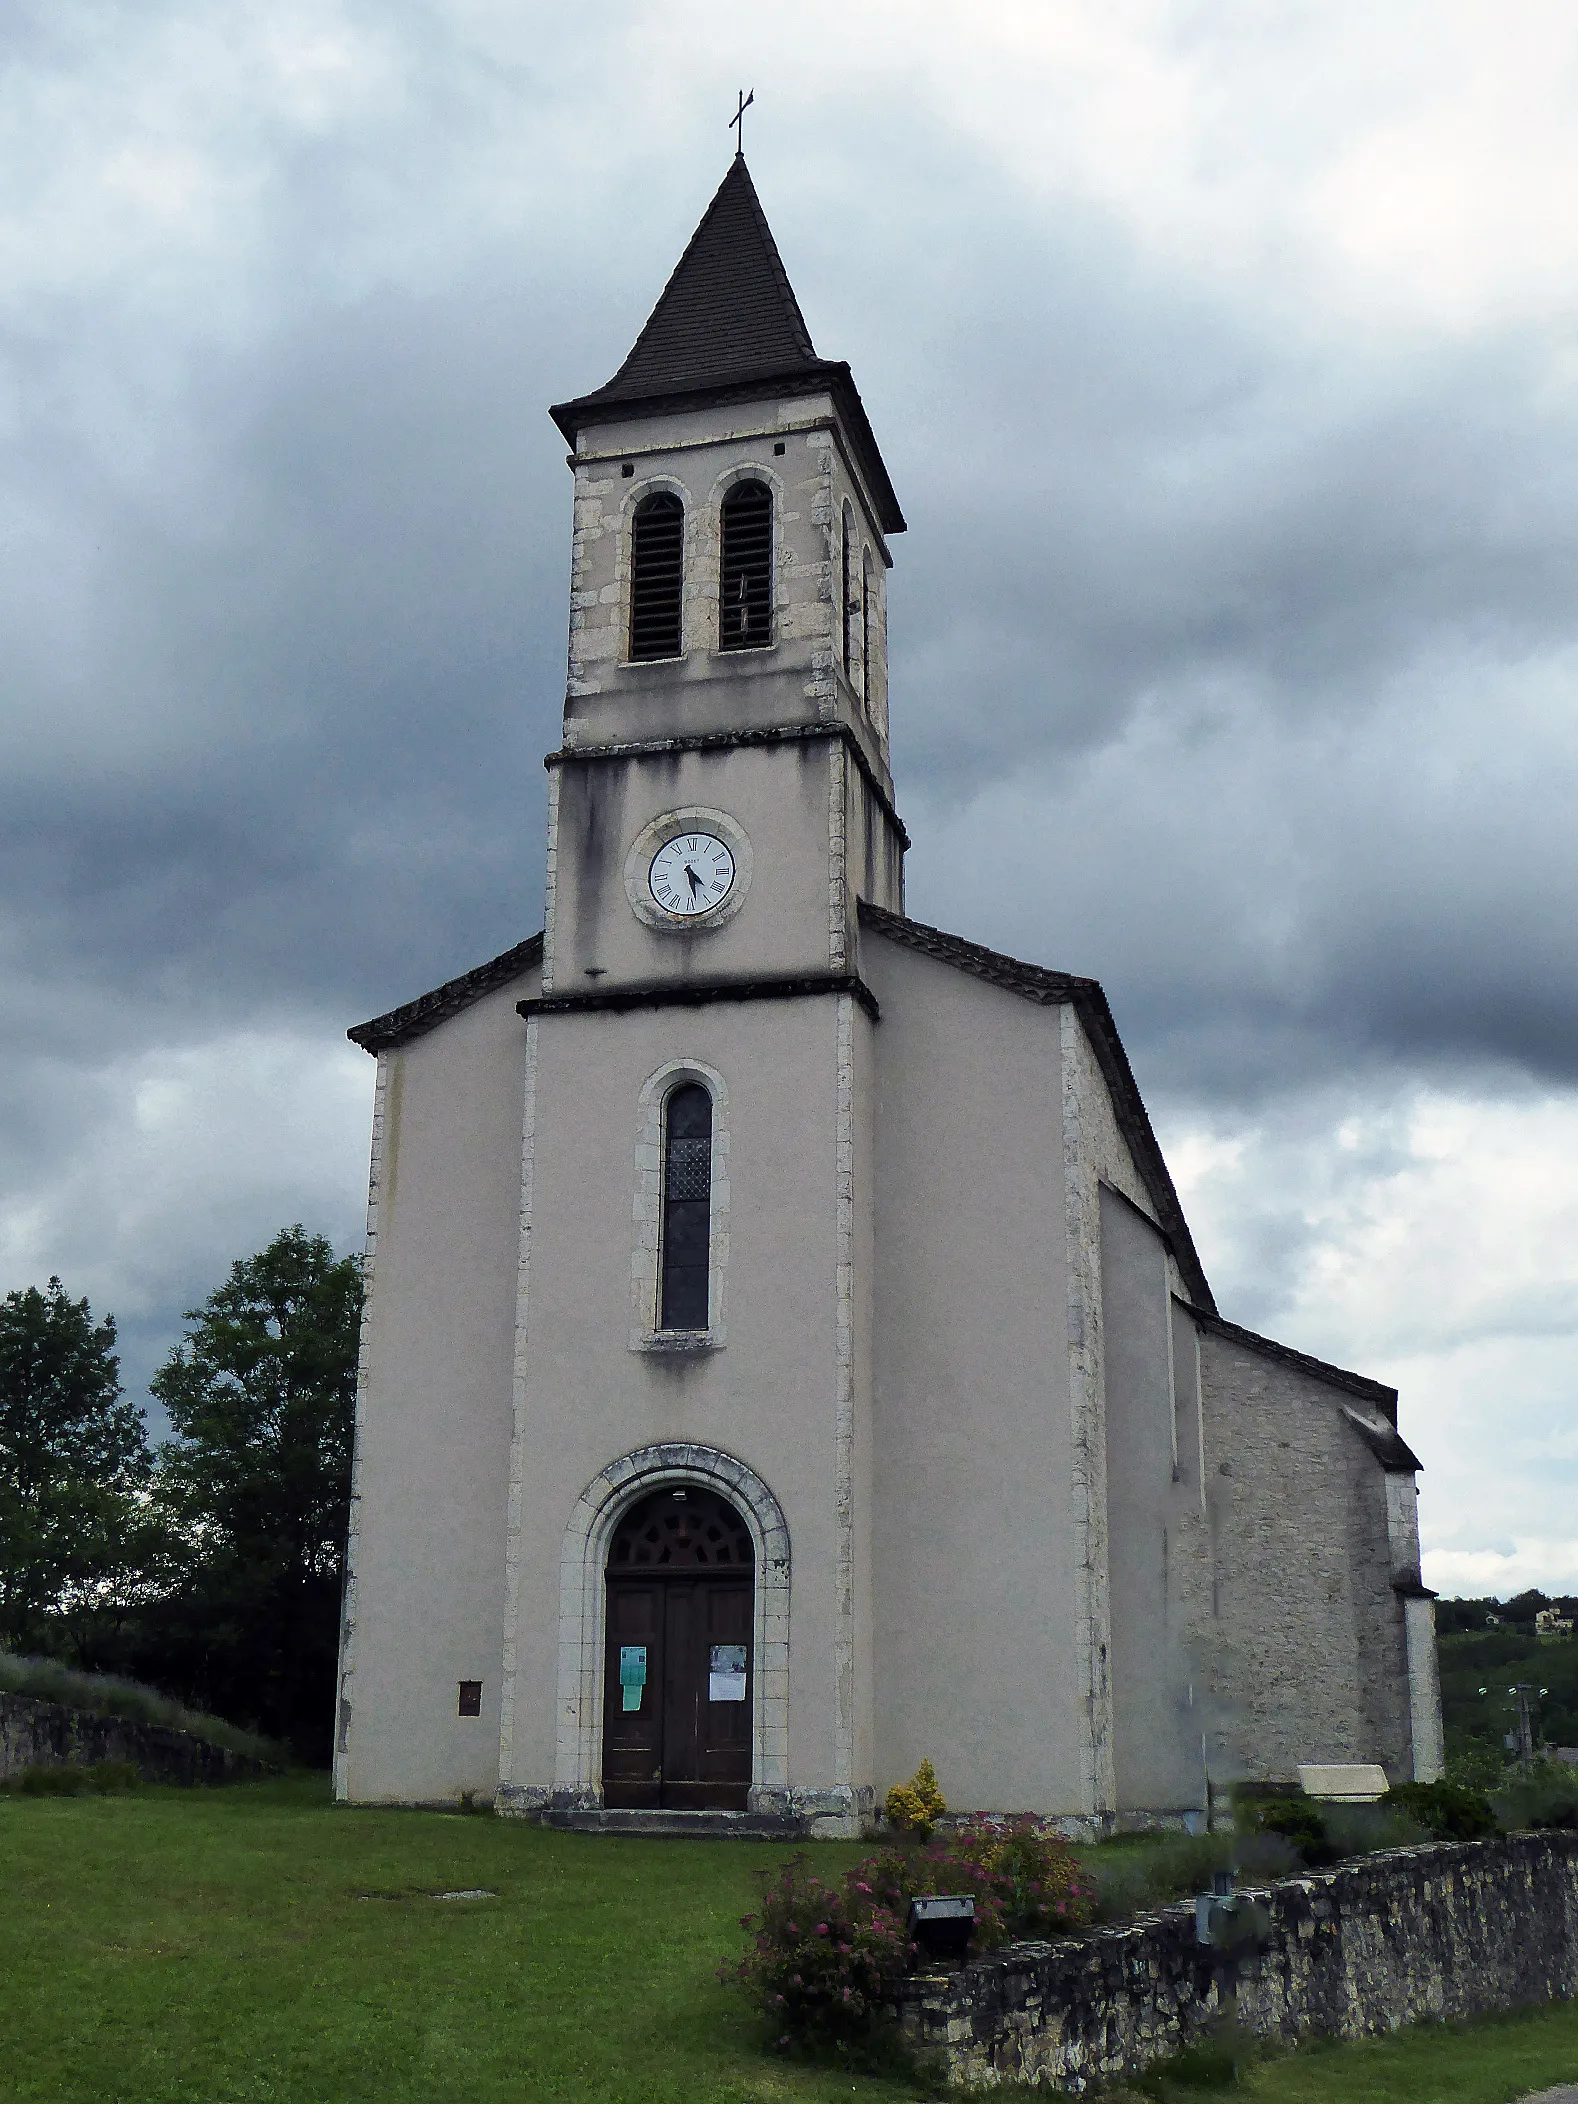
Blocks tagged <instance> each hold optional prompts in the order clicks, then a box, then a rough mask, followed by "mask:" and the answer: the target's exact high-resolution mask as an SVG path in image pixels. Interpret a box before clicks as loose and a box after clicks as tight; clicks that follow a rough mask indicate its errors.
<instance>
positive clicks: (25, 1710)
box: [0, 1695, 274, 1783]
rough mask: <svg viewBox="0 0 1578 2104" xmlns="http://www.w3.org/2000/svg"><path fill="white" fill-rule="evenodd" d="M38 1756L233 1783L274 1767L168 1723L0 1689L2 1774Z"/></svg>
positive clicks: (164, 1777) (166, 1778)
mask: <svg viewBox="0 0 1578 2104" xmlns="http://www.w3.org/2000/svg"><path fill="white" fill-rule="evenodd" d="M35 1761H36V1762H39V1763H41V1764H43V1765H47V1766H49V1767H58V1766H60V1765H62V1764H64V1763H71V1764H73V1765H81V1766H86V1765H90V1764H91V1763H92V1762H94V1761H135V1762H136V1763H137V1766H138V1767H139V1768H140V1769H141V1770H142V1772H143V1775H144V1777H145V1778H146V1780H147V1781H149V1782H157V1783H233V1782H242V1781H244V1780H246V1779H248V1778H249V1777H253V1776H260V1775H271V1774H273V1773H274V1771H273V1770H272V1769H271V1768H269V1767H268V1766H267V1765H266V1764H265V1763H264V1762H262V1761H255V1760H253V1759H252V1758H251V1757H250V1756H249V1755H247V1754H244V1753H234V1752H232V1751H231V1749H230V1748H229V1747H228V1746H210V1745H209V1744H208V1742H207V1740H206V1739H194V1738H193V1737H192V1735H191V1733H190V1732H184V1731H172V1730H171V1729H170V1728H169V1727H168V1726H167V1725H163V1724H139V1723H137V1722H135V1721H134V1720H133V1719H132V1718H130V1717H104V1716H100V1715H98V1714H97V1713H95V1712H94V1711H92V1710H76V1709H67V1708H66V1707H65V1706H64V1705H63V1704H61V1703H58V1702H35V1701H33V1700H32V1698H31V1697H29V1696H26V1695H0V1779H4V1778H5V1777H6V1776H10V1775H16V1774H19V1773H20V1772H21V1770H22V1769H24V1768H26V1767H28V1766H29V1765H30V1764H31V1763H33V1762H35Z"/></svg>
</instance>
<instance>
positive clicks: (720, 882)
mask: <svg viewBox="0 0 1578 2104" xmlns="http://www.w3.org/2000/svg"><path fill="white" fill-rule="evenodd" d="M647 882H648V884H649V886H650V888H651V892H652V896H653V898H654V899H655V900H656V901H657V903H658V905H659V906H660V907H661V908H662V909H663V911H664V912H665V913H671V914H672V915H673V916H674V918H675V919H676V920H692V919H694V918H695V916H696V915H697V914H698V913H710V912H711V911H712V909H713V907H714V906H721V905H722V904H723V902H724V900H725V899H726V898H727V897H728V895H729V893H730V892H731V891H732V890H733V889H734V857H733V855H731V854H730V852H729V850H728V848H727V847H726V846H725V845H724V843H723V842H722V841H721V840H720V839H719V838H718V836H717V835H716V834H715V833H678V834H676V835H675V837H674V838H673V839H672V840H667V841H665V842H664V843H663V845H662V847H660V848H659V849H658V851H657V853H656V854H655V855H654V856H653V857H652V873H651V875H650V876H649V878H648V879H647Z"/></svg>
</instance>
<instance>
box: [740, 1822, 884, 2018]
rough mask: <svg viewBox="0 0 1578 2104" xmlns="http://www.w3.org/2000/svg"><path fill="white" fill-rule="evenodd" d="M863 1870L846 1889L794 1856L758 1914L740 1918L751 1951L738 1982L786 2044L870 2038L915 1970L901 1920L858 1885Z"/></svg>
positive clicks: (863, 1884) (769, 1887) (867, 1886)
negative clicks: (810, 2037)
mask: <svg viewBox="0 0 1578 2104" xmlns="http://www.w3.org/2000/svg"><path fill="white" fill-rule="evenodd" d="M864 1867H865V1866H864V1865H863V1864H861V1865H857V1866H856V1869H855V1870H854V1871H851V1872H850V1874H849V1876H848V1877H846V1878H845V1879H844V1881H843V1885H842V1888H840V1887H839V1886H835V1885H829V1884H826V1883H824V1882H823V1880H822V1879H821V1878H818V1877H813V1876H812V1874H811V1872H810V1871H809V1869H808V1868H807V1866H806V1860H805V1858H804V1856H796V1857H795V1859H794V1861H793V1862H792V1863H790V1864H789V1865H788V1866H787V1868H785V1869H784V1870H783V1871H781V1872H780V1873H779V1875H778V1876H777V1877H776V1878H771V1879H769V1880H768V1881H767V1883H766V1884H765V1885H764V1888H763V1891H762V1903H761V1908H760V1911H759V1912H757V1913H755V1914H747V1915H745V1916H743V1917H742V1919H741V1922H740V1926H741V1927H742V1928H743V1929H745V1930H747V1931H749V1932H751V1933H752V1947H751V1949H750V1950H748V1951H747V1952H746V1954H745V1957H744V1958H743V1959H742V1960H741V1962H740V1964H739V1965H738V1966H737V1967H736V1968H735V1977H736V1978H737V1979H738V1980H739V1981H740V1982H741V1984H742V1985H743V1986H744V1987H745V1988H746V1989H747V1990H748V1991H749V1992H750V1993H751V1995H752V1997H753V1999H756V2000H758V2001H759V2002H760V2003H761V2005H762V2007H763V2008H764V2009H765V2010H766V2012H767V2015H768V2017H769V2018H770V2019H771V2020H772V2021H773V2022H774V2023H777V2024H779V2025H781V2026H782V2030H781V2035H780V2037H779V2044H780V2045H783V2046H787V2045H790V2044H792V2043H793V2042H794V2040H795V2039H796V2038H802V2037H804V2036H806V2035H807V2034H808V2033H819V2034H820V2035H821V2036H822V2037H824V2038H827V2039H831V2040H833V2041H835V2042H844V2041H848V2040H851V2039H856V2038H859V2037H861V2036H862V2035H864V2034H866V2033H869V2032H870V2031H871V2029H872V2028H873V2026H874V2025H875V2023H876V2020H877V2018H878V2017H879V2016H880V2015H881V2013H882V2011H883V2009H884V2008H885V2007H886V2005H887V2004H888V2003H890V2002H891V2001H892V2000H893V1999H894V1997H895V1996H896V1995H897V1993H898V1988H899V1982H900V1981H901V1980H902V1979H903V1977H904V1975H905V1973H906V1972H907V1971H908V1970H909V1964H910V1943H909V1939H908V1937H907V1935H906V1934H905V1930H904V1924H903V1920H902V1918H901V1916H900V1915H898V1914H897V1913H896V1912H895V1911H894V1910H893V1909H892V1908H891V1907H888V1906H884V1905H883V1904H882V1903H881V1902H880V1901H879V1900H878V1898H877V1897H876V1894H875V1892H874V1891H873V1889H872V1887H871V1885H870V1884H869V1882H865V1881H862V1880H861V1879H860V1877H859V1871H860V1870H862V1869H864Z"/></svg>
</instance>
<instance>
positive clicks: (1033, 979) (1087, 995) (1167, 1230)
mask: <svg viewBox="0 0 1578 2104" xmlns="http://www.w3.org/2000/svg"><path fill="white" fill-rule="evenodd" d="M860 919H861V924H862V926H864V927H869V928H870V929H871V930H872V932H873V934H876V935H884V936H886V937H887V938H888V939H889V941H891V942H898V943H903V944H904V945H905V946H906V947H907V948H909V949H912V950H919V951H920V952H921V953H922V954H923V955H925V956H928V957H933V958H935V959H936V960H937V961H938V962H939V963H941V964H951V965H952V966H954V968H955V969H956V970H958V971H963V972H969V973H970V974H971V975H972V976H973V977H974V978H977V979H984V980H986V981H987V982H988V984H990V985H992V986H1000V987H1002V988H1003V989H1004V991H1005V992H1007V993H1011V994H1017V995H1018V996H1019V997H1020V999H1021V1000H1025V1001H1035V1002H1038V1003H1040V1004H1041V1005H1042V1006H1045V1007H1051V1006H1061V1005H1062V1004H1063V1003H1065V1002H1067V1003H1070V1004H1071V1005H1072V1006H1073V1008H1074V1010H1075V1012H1076V1013H1077V1014H1078V1016H1079V1019H1080V1022H1081V1023H1082V1024H1083V1026H1084V1029H1085V1034H1086V1036H1087V1037H1088V1038H1089V1039H1090V1042H1091V1048H1092V1050H1093V1051H1094V1052H1095V1055H1096V1063H1097V1065H1098V1066H1099V1067H1100V1068H1101V1071H1102V1076H1103V1079H1104V1080H1105V1081H1106V1084H1107V1088H1108V1091H1109V1093H1110V1094H1111V1097H1112V1106H1113V1114H1114V1116H1115V1118H1116V1120H1117V1124H1118V1130H1119V1132H1120V1133H1121V1134H1122V1135H1123V1138H1124V1140H1125V1141H1126V1143H1127V1145H1128V1148H1129V1152H1130V1153H1131V1154H1132V1155H1133V1157H1134V1162H1135V1166H1136V1167H1137V1168H1138V1170H1139V1172H1140V1175H1141V1177H1142V1178H1143V1180H1144V1183H1145V1188H1146V1190H1147V1192H1148V1193H1149V1195H1150V1200H1151V1204H1152V1205H1153V1206H1154V1207H1155V1209H1156V1222H1157V1225H1158V1226H1159V1227H1160V1228H1161V1231H1162V1233H1163V1234H1164V1235H1165V1236H1166V1238H1167V1241H1168V1244H1169V1246H1170V1247H1171V1249H1172V1253H1173V1256H1174V1259H1175V1260H1176V1262H1177V1265H1178V1271H1179V1275H1180V1277H1181V1278H1182V1280H1183V1283H1184V1286H1185V1288H1186V1290H1187V1291H1188V1294H1189V1297H1190V1300H1191V1301H1192V1302H1193V1303H1194V1304H1195V1306H1196V1308H1197V1309H1199V1310H1200V1311H1201V1312H1203V1313H1209V1314H1211V1315H1215V1313H1216V1300H1215V1297H1214V1295H1213V1294H1212V1292H1211V1287H1210V1284H1209V1282H1208V1281H1207V1279H1206V1275H1205V1267H1204V1266H1203V1265H1202V1264H1201V1262H1200V1256H1199V1252H1198V1251H1197V1250H1196V1248H1195V1246H1194V1237H1193V1236H1192V1235H1191V1234H1190V1232H1189V1224H1188V1222H1187V1221H1186V1220H1185V1218H1184V1211H1183V1207H1182V1206H1181V1205H1180V1204H1179V1202H1178V1193H1177V1190H1176V1188H1175V1187H1174V1184H1173V1180H1172V1176H1171V1174H1170V1172H1169V1170H1168V1167H1167V1163H1166V1160H1165V1158H1164V1157H1163V1154H1162V1150H1161V1147H1160V1145H1159V1144H1158V1142H1157V1138H1156V1134H1155V1132H1154V1131H1153V1130H1152V1127H1151V1120H1150V1114H1149V1113H1148V1112H1147V1110H1146V1108H1145V1102H1144V1099H1143V1097H1142V1096H1141V1095H1140V1090H1139V1084H1138V1083H1137V1082H1136V1080H1135V1078H1134V1070H1133V1068H1132V1067H1131V1066H1130V1065H1129V1056H1128V1054H1127V1053H1126V1052H1125V1051H1124V1049H1123V1040H1122V1039H1121V1038H1120V1037H1119V1035H1118V1026H1117V1024H1116V1023H1115V1022H1114V1021H1113V1016H1112V1010H1111V1009H1110V1008H1109V1007H1108V1005H1107V997H1106V995H1105V994H1104V993H1103V992H1102V990H1101V985H1100V982H1099V981H1098V980H1095V979H1083V978H1078V977H1076V976H1075V975H1074V974H1073V973H1071V972H1054V971H1049V970H1048V969H1047V968H1046V967H1045V966H1044V965H1039V964H1025V963H1023V962H1022V961H1021V960H1020V959H1019V958H1017V957H1006V956H1004V955H1003V954H1002V952H1001V951H999V950H989V949H987V948H985V946H984V945H983V944H981V943H975V942H967V941H966V940H965V939H964V937H963V936H961V935H949V934H948V933H946V932H945V931H944V930H943V929H941V928H932V927H928V926H927V925H926V923H925V922H924V921H915V920H910V919H909V918H908V917H907V916H905V915H903V914H897V913H889V912H887V911H886V910H885V908H883V907H881V906H873V905H871V904H869V903H868V901H866V900H865V899H862V900H861V902H860Z"/></svg>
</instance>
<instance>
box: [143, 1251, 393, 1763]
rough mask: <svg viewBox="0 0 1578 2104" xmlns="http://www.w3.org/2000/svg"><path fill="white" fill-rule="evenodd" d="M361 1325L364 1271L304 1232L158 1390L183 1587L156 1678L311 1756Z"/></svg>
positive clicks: (209, 1313) (339, 1539) (229, 1300)
mask: <svg viewBox="0 0 1578 2104" xmlns="http://www.w3.org/2000/svg"><path fill="white" fill-rule="evenodd" d="M361 1310H362V1276H361V1262H360V1259H359V1258H357V1257H354V1256H351V1257H342V1258H339V1259H336V1257H335V1255H334V1251H333V1249H332V1248H331V1247H330V1245H329V1244H328V1242H327V1241H325V1240H324V1238H323V1237H322V1236H321V1235H309V1234H308V1233H307V1231H306V1229H305V1228H304V1227H302V1226H301V1225H300V1224H299V1223H298V1224H297V1225H296V1226H295V1227H289V1228H286V1229H285V1230H284V1231H283V1232H282V1233H280V1234H278V1235H276V1236H275V1238H274V1240H273V1241H272V1242H271V1243H270V1244H269V1246H268V1248H267V1249H265V1250H263V1251H261V1252H260V1253H259V1254H258V1255H257V1256H254V1257H248V1258H246V1259H244V1260H243V1261H241V1262H238V1263H235V1264H232V1265H231V1267H230V1276H229V1278H228V1279H227V1280H226V1281H225V1283H224V1284H223V1285H222V1286H220V1287H219V1288H218V1289H217V1290H216V1291H215V1292H213V1293H211V1294H210V1295H209V1297H208V1299H207V1301H206V1302H205V1303H204V1305H203V1306H202V1307H201V1308H193V1309H190V1310H188V1313H187V1318H186V1319H187V1322H188V1323H189V1324H190V1325H191V1327H190V1328H189V1330H188V1332H187V1335H186V1337H185V1338H184V1339H183V1340H182V1342H181V1343H180V1344H178V1345H177V1346H176V1348H175V1350H174V1351H173V1352H172V1353H171V1354H170V1357H169V1359H168V1360H167V1361H166V1363H165V1365H164V1366H163V1367H162V1368H161V1369H160V1370H159V1372H158V1373H157V1374H155V1376H154V1378H153V1380H152V1382H151V1383H150V1386H151V1388H152V1390H153V1393H154V1394H155V1395H156V1396H157V1397H158V1399H159V1401H160V1402H161V1403H163V1405H164V1407H165V1408H166V1410H168V1411H169V1413H170V1421H171V1423H172V1425H173V1426H174V1429H175V1434H176V1436H175V1438H174V1439H172V1440H169V1441H167V1442H166V1443H165V1444H164V1445H162V1446H161V1447H160V1449H159V1472H158V1477H157V1482H156V1486H155V1496H156V1500H157V1503H158V1505H159V1507H160V1509H161V1511H162V1512H163V1514H164V1515H165V1518H166V1521H167V1524H168V1526H169V1528H170V1531H171V1535H172V1537H173V1539H174V1541H175V1544H176V1550H175V1557H176V1565H177V1569H178V1572H179V1576H178V1578H177V1581H176V1583H175V1584H174V1585H173V1587H172V1588H171V1590H170V1591H169V1593H168V1594H167V1595H166V1597H165V1599H164V1601H163V1602H162V1603H161V1606H160V1609H159V1611H158V1613H157V1614H156V1615H155V1616H154V1617H153V1618H152V1620H151V1622H150V1632H149V1633H150V1636H151V1637H152V1638H153V1640H154V1643H155V1648H156V1650H157V1651H159V1652H162V1653H163V1659H162V1663H161V1664H160V1665H159V1666H158V1668H157V1672H156V1677H158V1678H160V1680H161V1684H164V1685H168V1684H170V1683H171V1682H172V1681H176V1682H179V1683H181V1691H182V1692H183V1693H185V1694H186V1696H187V1698H188V1699H189V1700H196V1701H201V1702H204V1703H206V1704H207V1705H208V1706H209V1707H211V1708H214V1709H217V1710H218V1711H219V1712H220V1713H221V1714H222V1715H224V1716H227V1717H230V1718H232V1719H234V1720H235V1721H236V1722H238V1723H244V1724H249V1725H252V1726H254V1727H255V1728H257V1729H259V1730H262V1731H266V1732H270V1733H272V1734H274V1735H275V1736H277V1737H280V1738H285V1739H289V1740H290V1741H292V1743H293V1744H294V1745H295V1746H296V1748H297V1750H298V1752H299V1753H301V1754H302V1755H303V1756H304V1757H305V1758H308V1759H319V1760H321V1759H323V1758H325V1757H326V1756H327V1753H328V1748H329V1742H330V1725H331V1718H332V1713H333V1699H334V1669H335V1655H336V1651H337V1648H338V1635H339V1608H340V1585H341V1576H342V1571H343V1566H344V1558H345V1539H346V1533H347V1529H348V1526H349V1519H350V1491H351V1437H352V1426H353V1421H354V1411H355V1399H356V1356H357V1342H358V1336H359V1332H360V1326H361ZM153 1663H154V1661H153V1660H151V1659H150V1661H149V1664H150V1665H152V1664H153Z"/></svg>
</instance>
